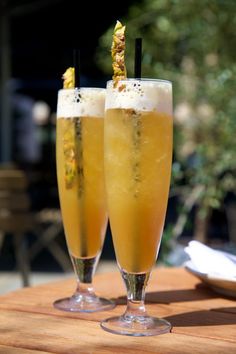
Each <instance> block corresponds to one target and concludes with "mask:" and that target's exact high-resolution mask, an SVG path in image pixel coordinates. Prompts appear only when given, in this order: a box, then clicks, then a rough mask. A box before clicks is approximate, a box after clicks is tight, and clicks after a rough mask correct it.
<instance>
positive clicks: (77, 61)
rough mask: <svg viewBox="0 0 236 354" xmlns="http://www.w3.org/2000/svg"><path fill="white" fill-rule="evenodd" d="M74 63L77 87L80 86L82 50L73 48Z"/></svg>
mask: <svg viewBox="0 0 236 354" xmlns="http://www.w3.org/2000/svg"><path fill="white" fill-rule="evenodd" d="M73 63H74V68H75V88H79V87H80V50H79V49H74V50H73Z"/></svg>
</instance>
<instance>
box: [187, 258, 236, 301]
mask: <svg viewBox="0 0 236 354" xmlns="http://www.w3.org/2000/svg"><path fill="white" fill-rule="evenodd" d="M185 268H186V269H187V270H188V271H189V272H190V273H192V274H194V275H195V276H196V277H198V278H199V279H201V280H202V281H203V282H204V283H206V284H207V285H209V286H210V287H211V288H212V289H213V290H215V291H216V292H218V293H220V294H223V295H226V296H231V297H236V279H235V280H234V279H227V278H221V277H218V276H215V275H212V274H206V273H201V272H199V271H198V270H197V269H196V268H195V267H194V265H193V263H192V262H191V261H187V262H186V263H185Z"/></svg>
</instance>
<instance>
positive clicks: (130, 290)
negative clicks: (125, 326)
mask: <svg viewBox="0 0 236 354" xmlns="http://www.w3.org/2000/svg"><path fill="white" fill-rule="evenodd" d="M121 274H122V277H123V280H124V282H125V286H126V289H127V308H126V311H125V313H124V317H125V319H126V320H129V321H132V320H138V319H142V318H143V317H144V316H146V315H147V313H146V309H145V304H144V299H145V288H146V286H147V282H148V279H149V276H150V272H149V273H142V274H132V273H126V272H124V271H121Z"/></svg>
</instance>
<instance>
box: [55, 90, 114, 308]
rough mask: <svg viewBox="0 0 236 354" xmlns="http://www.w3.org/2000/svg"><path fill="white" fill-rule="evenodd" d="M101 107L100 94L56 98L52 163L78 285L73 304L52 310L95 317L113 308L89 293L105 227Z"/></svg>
mask: <svg viewBox="0 0 236 354" xmlns="http://www.w3.org/2000/svg"><path fill="white" fill-rule="evenodd" d="M104 103H105V90H104V89H96V88H80V89H63V90H60V91H59V94H58V107H57V136H56V160H57V180H58V189H59V197H60V207H61V213H62V220H63V225H64V231H65V236H66V242H67V246H68V251H69V254H70V257H71V260H72V263H73V266H74V269H75V272H76V274H77V275H78V281H79V283H78V289H77V291H76V293H75V294H74V296H73V297H72V298H68V299H64V300H58V301H57V302H56V303H55V304H54V305H55V306H56V307H57V308H60V309H62V310H63V309H64V310H69V311H85V312H93V311H98V310H100V309H103V307H105V308H107V307H109V306H110V305H111V304H110V302H106V301H107V300H105V299H99V298H97V297H96V295H95V294H94V293H93V291H92V287H91V283H92V275H93V272H94V270H95V267H96V264H97V261H98V258H99V256H100V253H101V250H102V246H103V242H104V236H105V232H106V226H107V210H106V205H105V190H104V167H103V166H104V165H103V135H104ZM86 284H87V285H86ZM86 288H87V290H86ZM81 291H82V292H83V293H84V294H83V296H82V295H81ZM86 291H87V294H86Z"/></svg>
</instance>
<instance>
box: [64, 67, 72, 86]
mask: <svg viewBox="0 0 236 354" xmlns="http://www.w3.org/2000/svg"><path fill="white" fill-rule="evenodd" d="M62 78H63V88H64V89H71V88H74V87H75V68H72V67H70V68H68V69H67V70H66V72H65V73H64V74H63V75H62Z"/></svg>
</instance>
